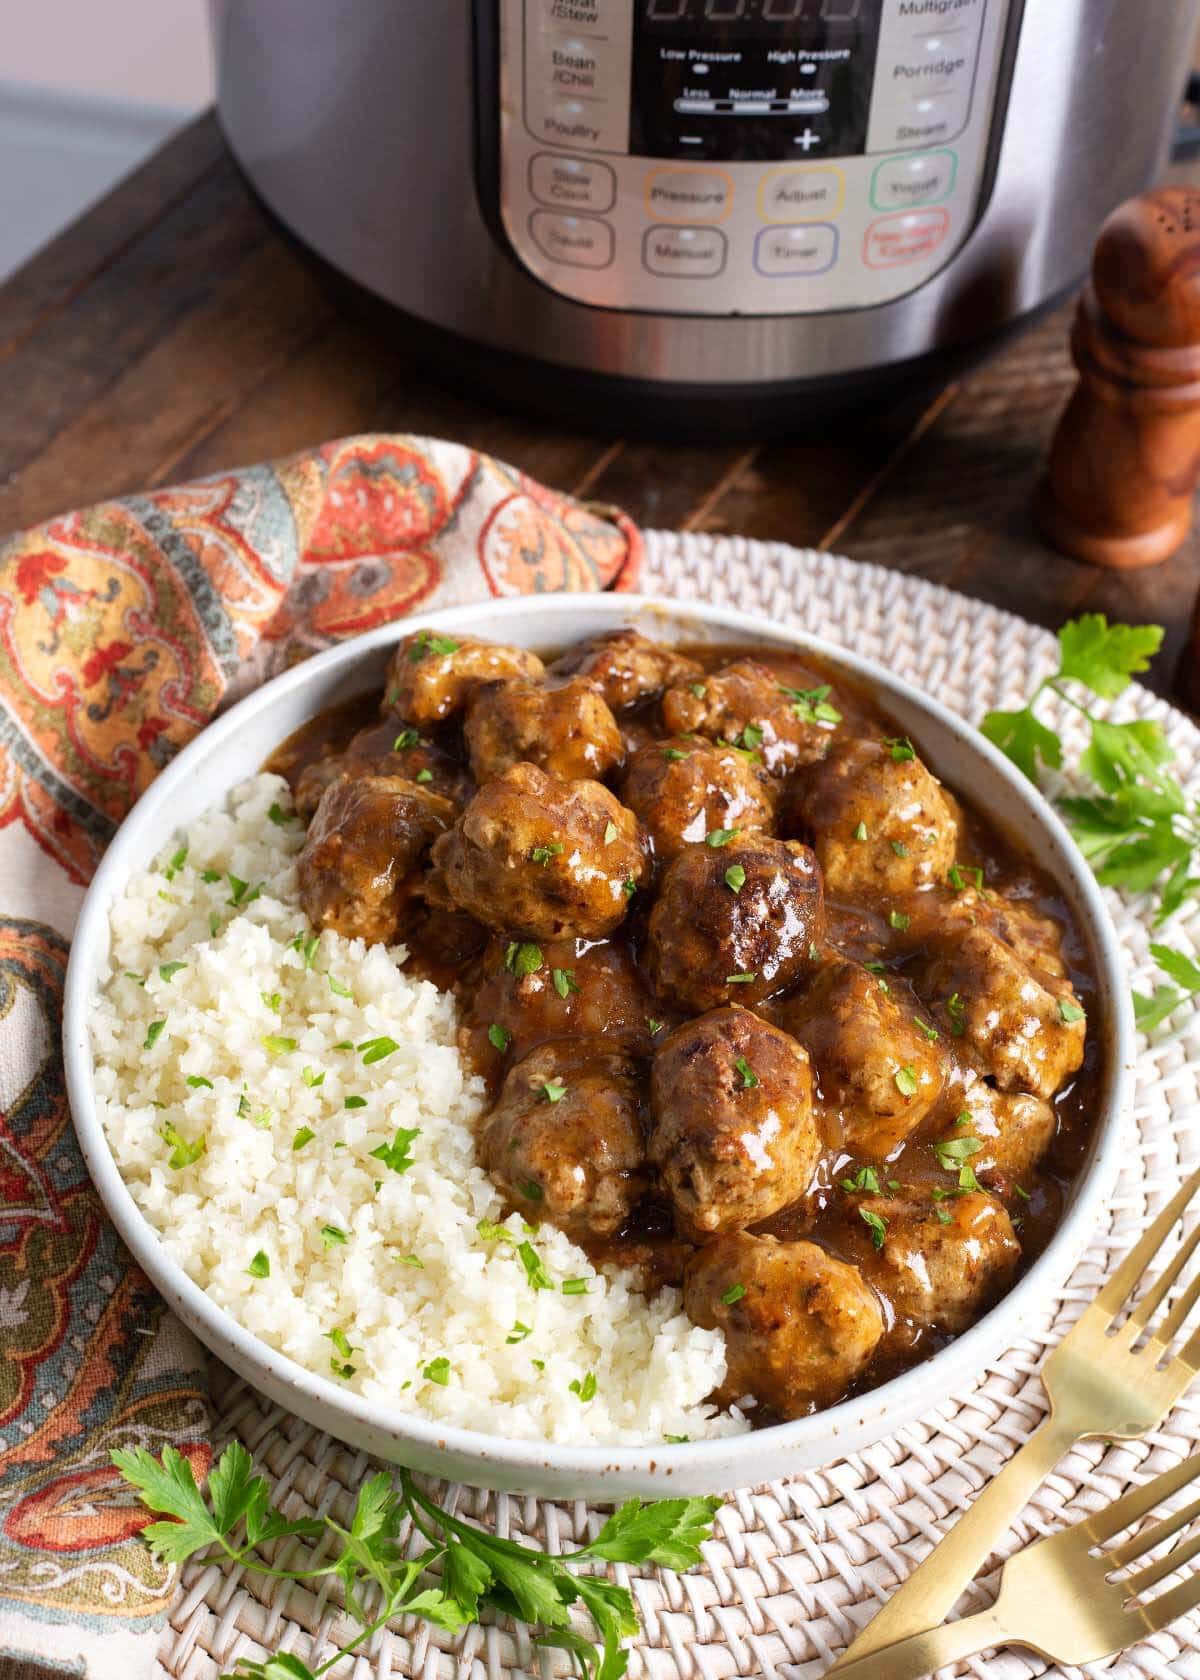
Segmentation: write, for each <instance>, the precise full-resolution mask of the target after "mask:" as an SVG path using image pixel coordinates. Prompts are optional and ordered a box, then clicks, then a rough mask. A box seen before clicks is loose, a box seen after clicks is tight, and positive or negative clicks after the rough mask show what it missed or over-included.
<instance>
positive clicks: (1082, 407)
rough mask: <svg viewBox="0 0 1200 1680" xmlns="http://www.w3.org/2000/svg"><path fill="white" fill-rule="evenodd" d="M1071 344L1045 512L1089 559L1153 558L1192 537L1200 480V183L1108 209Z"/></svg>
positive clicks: (1140, 561)
mask: <svg viewBox="0 0 1200 1680" xmlns="http://www.w3.org/2000/svg"><path fill="white" fill-rule="evenodd" d="M1071 352H1072V355H1073V357H1074V360H1075V364H1076V366H1077V367H1078V369H1079V375H1080V378H1079V384H1078V385H1077V387H1076V389H1075V391H1074V393H1073V395H1072V397H1071V400H1070V402H1069V403H1068V404H1067V408H1066V410H1065V411H1064V413H1063V416H1062V418H1061V420H1060V421H1059V425H1058V430H1057V432H1056V433H1055V437H1054V441H1053V443H1052V444H1051V447H1050V454H1049V458H1048V460H1047V465H1046V473H1045V477H1044V479H1043V481H1042V484H1041V485H1040V487H1039V490H1038V494H1037V498H1036V501H1035V504H1034V513H1035V518H1036V520H1037V523H1038V525H1039V527H1040V529H1041V531H1042V533H1043V535H1044V536H1046V537H1047V538H1048V540H1049V541H1050V542H1051V543H1053V545H1054V546H1055V547H1056V548H1059V549H1061V550H1062V551H1063V552H1064V553H1067V554H1071V555H1075V556H1076V557H1077V558H1079V559H1082V560H1089V561H1091V562H1093V563H1094V564H1096V565H1100V566H1110V567H1120V568H1126V567H1136V566H1150V565H1154V564H1156V563H1157V562H1158V561H1160V560H1165V559H1166V557H1167V556H1168V555H1169V554H1172V553H1173V552H1174V551H1175V549H1176V548H1178V547H1179V545H1180V543H1181V542H1182V541H1183V540H1184V538H1185V537H1186V535H1187V532H1188V529H1189V527H1190V525H1191V519H1192V492H1193V490H1194V488H1195V485H1196V481H1197V478H1198V477H1200V192H1198V191H1195V190H1193V189H1189V188H1186V187H1163V188H1160V189H1158V190H1157V191H1155V192H1150V193H1145V194H1143V195H1142V196H1141V197H1139V198H1131V199H1129V200H1128V201H1127V202H1126V203H1124V204H1122V205H1120V206H1119V207H1118V208H1117V209H1116V210H1115V211H1114V212H1113V214H1112V215H1111V216H1110V217H1109V218H1108V220H1107V221H1106V222H1105V224H1104V227H1103V228H1102V230H1101V233H1100V237H1099V239H1098V240H1097V243H1096V249H1095V253H1094V256H1093V261H1092V275H1091V280H1090V282H1089V283H1088V284H1086V285H1085V287H1084V289H1083V293H1082V295H1081V297H1080V300H1079V307H1078V310H1077V312H1076V317H1075V325H1074V329H1073V332H1072V335H1071Z"/></svg>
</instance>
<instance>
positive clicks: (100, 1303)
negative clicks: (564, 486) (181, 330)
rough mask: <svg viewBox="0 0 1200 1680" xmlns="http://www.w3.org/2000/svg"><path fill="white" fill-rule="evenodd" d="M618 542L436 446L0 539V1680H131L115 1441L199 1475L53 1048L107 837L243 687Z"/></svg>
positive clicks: (182, 1383)
mask: <svg viewBox="0 0 1200 1680" xmlns="http://www.w3.org/2000/svg"><path fill="white" fill-rule="evenodd" d="M640 558H641V542H640V537H639V534H638V532H637V530H636V528H635V527H634V526H633V525H632V524H631V523H630V522H629V521H628V520H626V519H625V518H623V516H622V515H620V514H619V513H617V512H615V511H614V510H612V509H600V508H595V507H587V506H584V505H582V504H580V503H577V502H574V501H572V500H570V499H569V498H567V497H564V496H560V495H557V494H555V493H554V492H552V491H549V490H547V489H545V488H544V487H543V486H542V485H540V484H536V483H534V482H532V481H531V480H529V479H527V478H525V477H524V476H523V475H522V474H520V473H518V472H516V471H514V469H512V468H511V467H507V466H504V465H503V464H502V463H500V462H498V461H495V460H492V459H490V458H488V457H487V456H482V455H478V454H475V453H474V452H473V451H471V450H469V449H466V448H463V447H461V446H460V445H457V444H453V443H445V442H440V441H437V440H435V439H428V438H413V437H395V436H365V437H356V438H347V439H342V440H340V441H338V442H335V443H329V444H326V445H325V446H323V447H322V448H320V449H315V450H312V451H310V452H307V453H304V454H301V455H296V456H293V457H292V458H290V459H288V460H285V461H279V462H274V463H272V464H270V465H266V466H258V467H251V468H248V469H246V470H244V471H238V472H230V473H226V474H222V475H220V476H218V477H215V478H210V479H205V480H203V481H201V482H199V483H195V484H187V485H183V486H181V487H179V488H177V489H172V490H162V491H156V492H154V493H153V494H149V495H145V496H133V497H127V498H125V499H123V500H121V501H116V502H110V503H106V504H103V505H101V506H98V507H93V508H88V509H87V510H86V511H84V512H81V513H69V514H64V515H63V516H62V518H59V519H53V520H51V521H49V522H48V523H47V524H45V525H43V526H40V527H39V528H38V529H36V530H33V531H26V532H23V533H21V534H20V535H18V536H15V537H11V538H9V539H8V540H7V541H4V542H0V1674H3V1675H4V1676H5V1680H31V1677H34V1676H36V1677H38V1680H41V1677H42V1676H49V1675H51V1674H53V1675H59V1676H61V1675H63V1674H71V1675H81V1676H86V1680H139V1677H140V1676H143V1675H146V1676H148V1675H150V1674H151V1673H152V1672H153V1669H154V1654H155V1648H156V1645H157V1635H158V1631H159V1629H160V1627H161V1624H162V1619H163V1617H164V1615H165V1613H166V1609H167V1605H168V1603H169V1599H170V1594H171V1591H172V1588H173V1585H174V1578H173V1571H172V1570H171V1569H170V1568H169V1567H164V1566H162V1565H160V1564H157V1563H155V1562H154V1561H153V1560H152V1559H151V1558H150V1556H149V1553H148V1552H147V1550H146V1548H145V1547H144V1546H143V1545H142V1544H141V1542H140V1541H139V1540H138V1538H137V1535H138V1531H139V1530H140V1528H141V1526H142V1524H143V1523H144V1521H145V1520H146V1513H145V1511H144V1509H143V1507H142V1506H141V1505H140V1504H138V1503H137V1502H136V1500H135V1499H133V1498H131V1497H130V1492H129V1490H127V1489H126V1488H125V1487H124V1486H123V1485H122V1484H120V1483H119V1482H118V1479H117V1476H116V1472H115V1471H114V1470H113V1469H112V1468H111V1467H110V1464H109V1456H108V1455H109V1449H110V1448H111V1447H114V1446H129V1445H144V1446H147V1447H149V1448H150V1449H151V1450H152V1451H157V1450H159V1449H160V1448H161V1447H162V1446H163V1445H164V1444H166V1443H168V1442H170V1443H172V1444H174V1445H175V1446H177V1447H178V1448H179V1449H180V1450H181V1451H183V1452H185V1453H187V1454H188V1455H189V1456H190V1457H191V1459H192V1460H193V1462H194V1464H195V1466H196V1469H197V1471H200V1470H203V1469H205V1468H206V1467H207V1464H208V1459H209V1449H208V1445H207V1440H206V1431H207V1415H206V1410H205V1403H204V1383H203V1369H202V1364H201V1361H200V1358H199V1354H198V1350H197V1349H196V1347H195V1346H194V1344H193V1343H192V1342H191V1340H190V1338H189V1337H188V1336H187V1334H186V1333H185V1332H184V1331H183V1329H182V1328H181V1326H180V1325H179V1324H178V1323H176V1321H175V1320H174V1319H173V1318H172V1317H171V1315H170V1314H169V1313H168V1312H167V1311H166V1310H165V1308H164V1307H163V1305H162V1303H161V1302H160V1301H159V1300H158V1299H157V1298H156V1296H155V1294H154V1292H153V1290H152V1289H151V1288H150V1286H149V1284H148V1283H147V1281H146V1279H145V1277H143V1276H142V1274H141V1273H140V1272H139V1271H138V1269H137V1268H136V1267H135V1266H134V1265H133V1264H132V1263H131V1261H130V1259H129V1257H128V1255H127V1254H125V1253H124V1251H123V1250H122V1248H121V1246H120V1244H119V1243H118V1241H117V1239H116V1237H115V1234H114V1233H113V1231H112V1229H111V1227H110V1226H109V1224H108V1222H107V1220H106V1218H105V1216H104V1213H103V1211H102V1209H101V1207H100V1205H99V1202H98V1201H97V1198H96V1196H95V1194H94V1192H93V1191H92V1189H91V1186H90V1184H89V1182H88V1179H87V1175H86V1174H85V1172H84V1169H83V1164H82V1161H81V1159H80V1156H79V1152H78V1149H77V1147H76V1144H75V1140H74V1136H73V1133H72V1130H71V1122H70V1116H69V1114H68V1111H67V1106H66V1096H65V1092H64V1086H63V1074H62V1063H61V1056H60V1051H59V1014H60V1006H61V999H62V982H63V973H64V969H65V965H66V958H67V950H68V946H69V941H70V936H71V930H72V927H73V925H74V922H75V917H76V914H77V912H78V908H79V903H80V900H81V898H82V896H83V892H84V889H85V888H86V886H87V883H88V880H89V879H90V877H91V875H92V872H93V871H94V869H95V866H96V864H97V862H98V860H99V858H100V856H101V854H102V853H103V851H104V848H105V846H106V845H107V843H108V841H109V840H110V839H111V837H112V835H113V833H114V831H115V829H116V827H117V825H118V823H119V822H120V821H121V819H122V818H123V817H124V815H125V814H126V812H127V811H128V810H129V808H130V806H131V805H132V804H133V803H134V801H135V800H136V799H137V797H138V795H139V794H140V793H141V792H142V791H143V790H144V789H145V788H146V787H147V786H148V784H149V783H150V782H151V781H152V780H153V778H154V777H155V775H156V774H157V773H158V771H159V770H160V769H162V767H163V766H164V765H165V764H166V763H168V762H169V760H170V759H171V758H172V757H173V755H174V754H175V753H177V752H178V751H179V749H180V748H181V747H182V746H184V745H185V744H186V743H187V742H188V741H190V740H191V739H192V737H193V736H194V735H195V734H196V732H197V731H198V730H200V729H202V728H203V727H204V724H205V723H206V722H207V721H208V719H209V718H211V717H212V715H213V714H214V712H215V711H216V710H217V709H218V708H219V707H221V706H222V705H224V704H227V703H228V702H229V701H230V700H231V699H233V698H235V697H236V696H237V695H239V694H241V693H244V692H245V691H246V690H247V689H248V688H250V687H252V686H253V685H254V684H256V683H258V682H261V681H262V680H263V679H264V678H265V677H267V676H270V675H271V674H273V673H274V672H276V671H278V670H280V669H281V668H283V667H284V666H285V665H287V664H289V663H291V662H293V661H295V660H296V659H300V658H303V657H304V656H305V655H306V654H308V653H310V652H312V651H314V650H316V649H318V648H321V647H325V646H327V645H329V643H330V642H332V641H335V640H337V639H338V638H341V637H345V636H352V635H355V634H357V633H358V632H360V631H363V630H369V629H371V628H372V627H374V626H375V625H378V624H382V623H384V622H385V621H387V620H389V619H393V618H398V617H400V616H402V615H404V614H406V613H410V612H413V611H416V610H419V609H422V608H428V607H435V606H447V605H450V604H452V603H454V602H460V601H468V600H472V599H478V598H479V597H481V596H486V595H489V594H491V595H514V594H522V593H526V592H537V591H544V590H589V589H606V588H612V587H616V588H625V589H628V588H631V587H633V586H634V583H635V580H636V576H637V570H638V566H639V562H640Z"/></svg>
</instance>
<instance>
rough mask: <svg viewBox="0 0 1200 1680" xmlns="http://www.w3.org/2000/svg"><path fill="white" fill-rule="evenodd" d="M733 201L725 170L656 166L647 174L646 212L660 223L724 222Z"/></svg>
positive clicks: (731, 189)
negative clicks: (661, 167)
mask: <svg viewBox="0 0 1200 1680" xmlns="http://www.w3.org/2000/svg"><path fill="white" fill-rule="evenodd" d="M732 203H733V181H732V180H731V178H730V177H729V176H728V175H726V173H725V171H724V170H723V169H654V170H651V172H650V174H649V175H648V176H647V177H646V214H647V215H648V216H654V217H656V218H657V219H658V220H659V221H660V222H678V223H680V224H681V225H682V224H684V223H695V222H723V221H724V220H725V218H726V216H727V215H728V214H729V209H730V206H731V205H732Z"/></svg>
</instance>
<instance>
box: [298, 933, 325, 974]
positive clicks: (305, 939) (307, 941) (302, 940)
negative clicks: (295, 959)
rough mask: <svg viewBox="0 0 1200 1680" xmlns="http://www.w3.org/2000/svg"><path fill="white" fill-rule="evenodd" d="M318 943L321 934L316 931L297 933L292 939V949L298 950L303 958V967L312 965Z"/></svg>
mask: <svg viewBox="0 0 1200 1680" xmlns="http://www.w3.org/2000/svg"><path fill="white" fill-rule="evenodd" d="M320 943H321V936H320V934H318V933H309V934H303V933H298V934H297V935H296V937H295V939H293V940H292V950H293V951H298V952H299V953H300V955H301V956H302V957H303V958H304V966H305V968H311V967H312V965H313V960H314V958H315V957H316V954H317V947H318V946H319V945H320Z"/></svg>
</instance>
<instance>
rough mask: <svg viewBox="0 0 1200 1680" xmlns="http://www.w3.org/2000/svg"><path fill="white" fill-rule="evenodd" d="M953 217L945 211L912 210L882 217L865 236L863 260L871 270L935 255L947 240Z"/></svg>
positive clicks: (874, 222)
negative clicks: (943, 241) (944, 240)
mask: <svg viewBox="0 0 1200 1680" xmlns="http://www.w3.org/2000/svg"><path fill="white" fill-rule="evenodd" d="M949 228H950V217H949V216H948V215H947V214H946V212H945V211H944V210H910V211H908V212H907V213H903V212H902V213H901V214H899V215H895V216H879V217H877V218H876V219H875V221H873V222H872V223H871V225H870V227H869V228H868V229H867V231H866V234H865V235H864V236H863V261H864V262H865V263H866V265H867V267H868V268H899V267H900V266H901V265H902V264H904V263H915V262H921V261H922V260H923V259H924V258H925V257H928V256H932V254H933V253H934V251H936V250H937V248H938V246H939V245H940V244H941V243H942V240H943V239H945V237H946V234H947V232H948V231H949Z"/></svg>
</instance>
